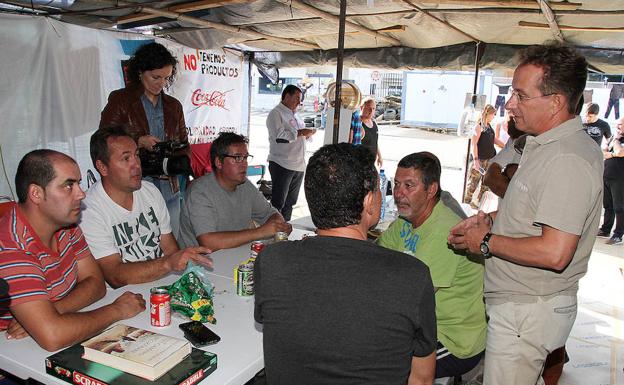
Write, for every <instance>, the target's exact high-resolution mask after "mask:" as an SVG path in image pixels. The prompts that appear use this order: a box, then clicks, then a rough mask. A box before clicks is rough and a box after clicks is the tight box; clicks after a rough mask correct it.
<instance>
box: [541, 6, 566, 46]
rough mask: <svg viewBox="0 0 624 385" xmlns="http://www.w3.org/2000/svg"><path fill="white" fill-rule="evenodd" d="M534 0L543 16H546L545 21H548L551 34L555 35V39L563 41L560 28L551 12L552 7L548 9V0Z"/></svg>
mask: <svg viewBox="0 0 624 385" xmlns="http://www.w3.org/2000/svg"><path fill="white" fill-rule="evenodd" d="M535 1H536V2H537V3H538V4H539V6H540V8H541V10H542V14H543V15H544V18H546V21H547V22H548V26H549V27H550V30H551V32H552V34H553V36H554V37H555V39H557V40H558V41H561V42H563V41H565V40H564V39H563V34H562V33H561V30H560V29H559V25H558V24H557V19H556V18H555V14H554V13H553V11H552V9H550V5H549V4H548V0H535Z"/></svg>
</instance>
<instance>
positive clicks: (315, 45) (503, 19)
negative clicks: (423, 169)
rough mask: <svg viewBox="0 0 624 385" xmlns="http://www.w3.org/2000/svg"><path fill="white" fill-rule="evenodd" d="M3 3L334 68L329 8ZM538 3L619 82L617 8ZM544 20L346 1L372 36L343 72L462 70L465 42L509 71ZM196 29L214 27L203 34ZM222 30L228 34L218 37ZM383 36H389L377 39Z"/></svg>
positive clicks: (607, 0)
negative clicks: (148, 16)
mask: <svg viewBox="0 0 624 385" xmlns="http://www.w3.org/2000/svg"><path fill="white" fill-rule="evenodd" d="M484 1H485V2H484ZM7 3H8V2H7ZM10 3H11V4H13V5H14V4H22V5H23V8H22V9H20V8H19V7H11V8H10V9H8V8H7V7H4V8H5V11H6V12H24V13H33V12H34V13H37V14H40V15H54V17H59V18H60V19H61V20H63V21H65V22H69V23H75V24H79V25H83V26H88V27H94V28H109V29H110V28H116V29H126V28H129V27H130V28H129V30H130V31H132V30H135V31H137V30H140V31H145V30H152V31H153V33H154V34H156V35H161V36H165V37H168V38H170V39H172V40H174V41H177V42H179V43H181V44H184V45H187V46H189V47H193V48H198V49H218V48H220V47H230V48H233V49H237V50H241V51H251V52H256V56H255V57H256V58H257V59H261V60H262V61H263V62H265V63H273V64H275V65H277V66H281V67H285V66H289V67H292V66H304V65H305V66H311V65H325V64H335V56H336V54H335V49H336V47H337V42H338V23H337V21H336V20H335V18H334V19H332V18H331V16H332V15H333V16H334V17H335V16H337V15H338V14H339V5H340V1H339V0H315V1H311V0H307V1H300V0H256V1H241V0H220V1H217V0H203V1H192V0H177V1H151V0H139V1H133V2H129V1H122V0H74V1H71V0H55V1H48V0H39V1H30V0H14V1H11V2H10ZM299 3H303V5H301V4H299ZM545 3H548V4H549V5H550V7H551V8H552V10H553V11H552V12H553V14H554V20H551V23H550V24H551V25H556V26H557V28H559V29H560V33H561V36H562V37H563V39H564V40H565V41H566V42H567V43H569V44H571V45H574V46H577V47H593V48H596V49H586V50H583V53H584V54H585V55H586V56H587V58H588V60H589V61H590V63H591V65H592V66H593V67H594V68H595V69H596V70H599V71H603V72H606V73H624V60H623V58H622V51H621V50H624V17H622V16H624V2H620V1H611V0H570V1H569V2H568V1H545ZM0 4H2V3H1V2H0ZM5 4H6V3H5ZM181 5H190V6H195V7H194V9H193V11H192V12H190V13H188V11H180V12H187V13H183V15H184V16H183V17H177V18H175V17H171V15H170V17H168V18H166V17H162V15H160V17H159V18H157V19H156V18H153V17H156V16H153V14H151V16H152V18H151V19H146V20H145V19H144V20H135V21H131V22H130V23H126V22H125V21H124V18H127V17H133V16H135V15H136V14H137V13H141V12H143V13H145V12H146V10H147V9H149V8H152V9H156V10H161V11H162V10H166V11H172V10H173V11H176V10H177V9H179V7H180V6H181ZM306 6H307V7H308V9H306V8H305V7H306ZM172 7H173V8H172ZM309 7H313V8H314V9H310V8H309ZM2 8H3V7H2V6H1V5H0V10H2ZM317 11H320V12H322V13H323V14H319V12H317ZM176 12H177V11H176ZM327 15H330V16H329V17H328V16H327ZM174 16H175V14H174ZM188 16H192V17H195V18H196V19H190V18H188ZM547 19H548V18H547V17H546V15H545V14H544V13H543V12H542V11H541V10H540V9H539V6H538V1H535V0H507V1H486V0H474V1H468V0H442V1H435V2H434V1H429V0H425V1H422V0H421V1H410V0H374V1H372V6H369V1H367V0H349V1H348V2H347V21H348V22H352V23H356V24H357V25H358V26H360V27H365V28H367V29H368V30H369V31H377V35H376V36H371V35H370V34H366V33H363V32H361V31H357V28H356V27H354V26H353V25H351V26H349V25H347V27H346V31H347V32H346V35H345V49H346V50H345V66H351V67H377V68H396V69H410V68H420V69H447V70H470V69H473V67H474V54H475V52H474V51H475V41H482V42H484V43H486V44H487V46H486V50H485V55H484V57H483V61H482V68H492V69H497V68H498V69H503V68H513V66H514V64H513V60H512V58H513V56H514V54H515V52H516V51H517V50H518V48H520V47H522V46H526V45H529V44H540V43H543V42H545V41H547V40H551V39H553V38H554V37H555V36H556V35H557V34H556V32H555V30H553V29H552V28H549V26H548V20H547ZM197 20H200V21H209V22H212V23H218V24H217V25H215V24H212V25H211V26H210V27H207V26H206V25H203V26H202V25H200V24H201V23H197V22H196V21H197ZM552 21H554V22H552ZM527 23H529V24H527ZM530 23H532V24H530ZM536 24H539V25H536ZM223 25H225V26H226V27H225V28H226V29H228V28H229V29H228V30H224V29H223V27H222V26H223ZM388 28H389V29H390V31H383V29H388ZM243 31H252V32H253V33H254V34H255V35H250V34H246V33H242V32H243ZM388 38H389V39H390V40H391V41H389V40H388ZM284 39H290V40H284ZM302 44H303V45H304V46H305V47H304V46H302Z"/></svg>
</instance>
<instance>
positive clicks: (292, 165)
mask: <svg viewBox="0 0 624 385" xmlns="http://www.w3.org/2000/svg"><path fill="white" fill-rule="evenodd" d="M300 103H301V90H300V89H299V88H298V87H297V86H295V85H292V84H289V85H287V86H286V87H284V90H283V91H282V101H281V102H280V103H279V104H278V105H277V106H276V107H275V108H273V110H271V112H269V115H268V116H267V120H266V125H267V129H268V130H269V172H270V173H271V181H272V182H273V191H272V195H271V204H272V205H273V207H275V208H276V209H277V210H278V211H279V212H280V213H281V214H282V216H283V217H284V220H286V221H289V220H290V218H291V216H292V208H293V206H294V205H295V203H297V198H299V190H300V189H301V183H302V182H303V174H304V171H305V167H306V163H305V149H306V141H307V140H311V137H312V135H314V134H315V133H316V129H310V128H305V124H304V123H303V120H301V118H300V117H299V115H297V108H298V107H299V104H300Z"/></svg>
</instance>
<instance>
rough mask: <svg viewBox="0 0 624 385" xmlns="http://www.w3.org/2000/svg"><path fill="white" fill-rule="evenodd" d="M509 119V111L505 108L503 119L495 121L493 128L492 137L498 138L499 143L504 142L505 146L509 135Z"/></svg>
mask: <svg viewBox="0 0 624 385" xmlns="http://www.w3.org/2000/svg"><path fill="white" fill-rule="evenodd" d="M511 120H512V118H511V116H510V115H509V111H507V110H505V115H504V117H503V119H502V120H500V121H499V122H498V123H496V126H495V128H494V137H495V138H496V139H498V140H499V141H500V143H503V144H505V146H507V142H508V141H509V137H510V134H509V129H508V127H509V126H508V124H509V122H510V121H511ZM503 148H504V147H503Z"/></svg>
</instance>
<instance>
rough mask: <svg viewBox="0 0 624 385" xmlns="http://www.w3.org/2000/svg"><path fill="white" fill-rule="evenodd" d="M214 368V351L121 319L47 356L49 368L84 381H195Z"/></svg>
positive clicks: (122, 384)
mask: <svg viewBox="0 0 624 385" xmlns="http://www.w3.org/2000/svg"><path fill="white" fill-rule="evenodd" d="M216 368H217V356H216V355H215V354H214V353H210V352H205V351H202V350H199V349H195V348H192V347H191V345H190V343H189V342H188V341H185V340H182V339H179V338H174V337H169V336H165V335H162V334H158V333H153V332H151V331H147V330H143V329H138V328H134V327H131V326H126V325H122V324H119V325H115V326H113V327H111V328H109V329H107V330H105V331H104V332H102V333H101V334H99V335H97V336H95V337H93V338H91V339H90V340H87V341H85V342H83V343H82V344H76V345H74V346H71V347H69V348H67V349H65V350H62V351H60V352H58V353H56V354H53V355H51V356H50V357H48V358H46V372H47V373H48V374H50V375H52V376H54V377H56V378H60V379H62V380H64V381H66V382H69V383H72V384H81V385H83V384H90V385H100V384H102V385H104V384H115V385H126V384H128V385H130V384H137V385H142V384H145V385H147V384H152V385H178V384H184V385H191V384H195V383H197V382H199V381H200V380H202V379H203V378H205V377H206V376H208V375H209V374H210V373H212V372H213V371H215V369H216Z"/></svg>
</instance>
